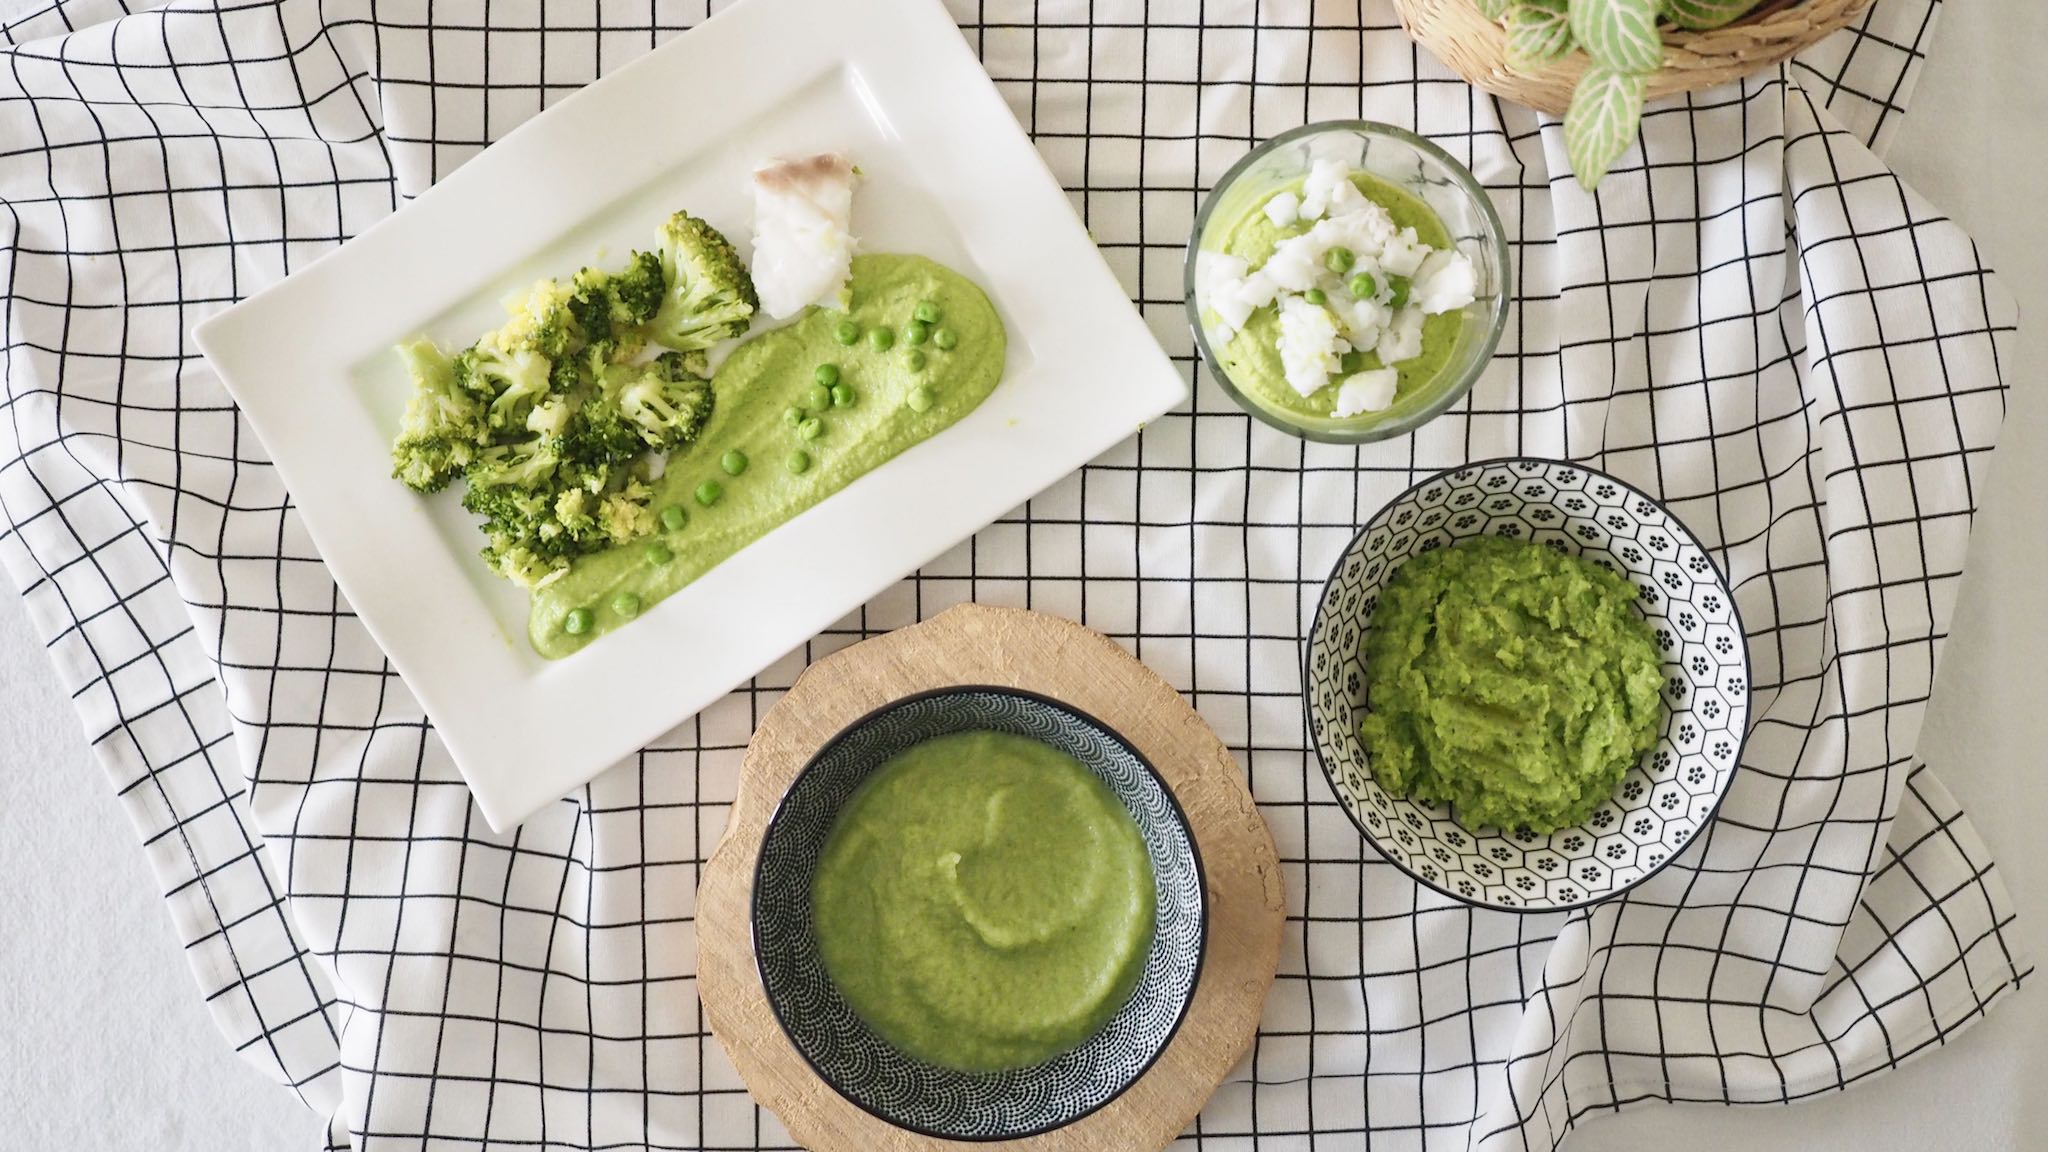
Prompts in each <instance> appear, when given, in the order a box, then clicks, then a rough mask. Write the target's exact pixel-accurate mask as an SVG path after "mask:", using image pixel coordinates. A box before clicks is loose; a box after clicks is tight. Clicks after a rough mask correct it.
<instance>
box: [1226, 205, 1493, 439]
mask: <svg viewBox="0 0 2048 1152" xmlns="http://www.w3.org/2000/svg"><path fill="white" fill-rule="evenodd" d="M1351 183H1352V184H1353V185H1355V186H1357V188H1358V190H1359V191H1360V192H1361V193H1363V194H1364V195H1365V197H1366V199H1368V200H1371V201H1372V202H1373V203H1375V204H1378V205H1379V206H1380V207H1382V208H1384V209H1386V210H1387V214H1388V215H1389V216H1391V217H1393V220H1394V225H1395V227H1397V228H1413V229H1415V236H1416V239H1418V240H1420V241H1422V242H1423V243H1424V244H1427V245H1429V246H1430V247H1431V248H1452V247H1453V244H1452V242H1451V234H1450V230H1449V229H1447V228H1445V227H1444V222H1443V221H1442V220H1440V219H1438V218H1437V214H1436V213H1435V212H1432V211H1430V208H1429V205H1427V204H1424V203H1423V202H1422V201H1421V200H1419V199H1417V198H1416V197H1414V196H1412V195H1410V194H1409V193H1408V192H1406V191H1404V190H1402V189H1401V188H1398V187H1396V186H1394V185H1393V184H1390V183H1388V182H1387V181H1385V180H1382V179H1380V178H1379V177H1377V176H1374V175H1372V174H1370V173H1367V172H1353V173H1352V174H1351ZM1305 184H1306V178H1303V179H1302V180H1296V181H1295V182H1294V183H1292V184H1288V185H1285V186H1283V187H1279V188H1275V189H1273V190H1272V192H1270V193H1268V194H1267V195H1264V196H1260V197H1258V198H1256V199H1254V200H1253V201H1252V202H1251V203H1250V204H1248V205H1247V206H1246V208H1245V211H1244V214H1243V215H1242V216H1239V217H1238V218H1237V219H1236V220H1235V221H1233V222H1231V224H1230V225H1229V226H1228V227H1227V228H1226V229H1225V230H1224V232H1223V234H1222V235H1223V240H1222V244H1221V250H1222V251H1223V252H1225V253H1228V254H1229V255H1232V256H1237V257H1240V258H1242V259H1243V260H1244V261H1245V262H1246V263H1248V264H1250V265H1251V266H1252V267H1254V268H1256V267H1259V266H1260V265H1262V264H1264V263H1265V262H1266V261H1267V259H1268V258H1270V257H1271V256H1272V255H1273V249H1274V248H1276V247H1278V246H1279V244H1280V242H1281V241H1282V240H1287V239H1290V238H1292V237H1295V236H1299V235H1301V234H1303V233H1305V232H1307V231H1308V230H1309V229H1310V228H1312V227H1314V226H1315V223H1316V222H1315V221H1313V220H1302V221H1297V222H1295V223H1293V224H1290V225H1288V226H1287V227H1285V228H1281V227H1277V226H1276V225H1274V223H1273V221H1272V220H1270V219H1268V218H1267V216H1266V214H1265V212H1264V211H1263V210H1262V208H1263V206H1264V205H1265V203H1266V201H1268V200H1270V199H1272V198H1273V197H1274V196H1277V195H1279V194H1280V193H1282V192H1293V193H1295V194H1296V195H1300V194H1301V191H1302V189H1303V187H1304V186H1305ZM1464 325H1465V310H1464V309H1462V308H1461V309H1458V310H1456V311H1453V312H1441V313H1438V314H1437V315H1435V316H1431V317H1429V318H1428V319H1427V320H1425V321H1423V324H1422V354H1421V355H1420V356H1417V357H1415V358H1414V359H1412V360H1403V361H1402V362H1401V363H1400V364H1398V365H1396V370H1397V371H1398V372H1399V373H1400V379H1399V382H1398V383H1397V384H1396V386H1395V391H1394V395H1395V397H1396V399H1395V405H1396V407H1400V406H1401V405H1402V403H1403V402H1404V401H1405V400H1406V399H1407V398H1408V397H1410V396H1413V395H1415V394H1416V393H1418V392H1420V391H1424V390H1426V389H1428V388H1429V387H1430V385H1432V384H1434V383H1435V382H1436V380H1437V377H1438V376H1439V375H1441V374H1442V372H1443V369H1444V366H1445V365H1447V364H1449V363H1450V362H1451V356H1452V354H1453V353H1455V352H1456V351H1457V348H1458V342H1459V339H1460V335H1461V333H1462V331H1463V329H1464ZM1216 354H1217V357H1218V359H1219V360H1221V362H1222V364H1223V369H1224V371H1225V372H1226V373H1228V374H1229V376H1230V379H1231V382H1232V383H1234V384H1236V385H1237V387H1238V389H1239V390H1240V391H1242V392H1244V393H1245V394H1246V395H1248V396H1250V397H1251V398H1252V399H1253V400H1255V401H1257V402H1258V403H1259V404H1260V405H1261V406H1263V407H1266V408H1270V409H1274V410H1276V411H1279V412H1284V413H1288V414H1290V415H1293V416H1297V417H1317V418H1322V419H1334V418H1335V414H1336V408H1337V383H1336V382H1334V381H1333V382H1332V383H1331V384H1330V385H1329V386H1328V387H1325V388H1323V389H1321V390H1320V391H1317V392H1315V393H1312V394H1311V395H1308V396H1303V395H1301V394H1300V393H1298V392H1296V391H1295V390H1294V389H1293V388H1292V387H1291V386H1290V385H1289V384H1288V383H1287V372H1286V369H1285V368H1284V367H1282V365H1281V362H1280V311H1279V309H1277V308H1271V307H1268V308H1261V309H1259V310H1258V311H1256V312H1254V313H1252V316H1251V319H1250V320H1248V321H1246V323H1245V326H1244V328H1243V329H1241V330H1240V331H1238V332H1237V333H1236V334H1235V335H1233V336H1232V337H1231V338H1230V341H1229V343H1227V344H1225V345H1224V346H1223V347H1221V348H1219V349H1217V350H1216ZM1384 367H1386V365H1385V364H1383V363H1381V362H1380V358H1379V357H1378V356H1377V355H1375V354H1374V353H1371V352H1368V353H1366V354H1365V356H1364V363H1363V364H1361V365H1360V366H1359V367H1358V369H1357V370H1358V371H1365V370H1367V369H1373V368H1384ZM1380 415H1381V414H1380V413H1368V414H1367V415H1365V416H1362V417H1358V418H1357V419H1359V420H1372V419H1377V418H1379V417H1380Z"/></svg>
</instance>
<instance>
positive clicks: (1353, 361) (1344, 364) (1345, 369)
mask: <svg viewBox="0 0 2048 1152" xmlns="http://www.w3.org/2000/svg"><path fill="white" fill-rule="evenodd" d="M1337 369H1338V371H1340V372H1342V373H1344V374H1345V375H1346V376H1349V375H1351V374H1352V373H1354V372H1363V371H1365V353H1363V352H1346V353H1345V354H1344V355H1343V357H1342V358H1340V359H1339V360H1338V361H1337Z"/></svg>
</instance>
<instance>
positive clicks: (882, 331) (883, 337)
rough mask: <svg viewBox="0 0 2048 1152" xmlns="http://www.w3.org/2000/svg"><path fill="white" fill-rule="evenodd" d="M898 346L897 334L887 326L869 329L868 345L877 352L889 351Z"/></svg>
mask: <svg viewBox="0 0 2048 1152" xmlns="http://www.w3.org/2000/svg"><path fill="white" fill-rule="evenodd" d="M895 346H896V334H895V333H894V332H891V331H889V330H888V329H887V328H870V329H868V347H870V348H873V349H874V350H875V351H877V352H887V351H888V350H889V349H891V348H894V347H895Z"/></svg>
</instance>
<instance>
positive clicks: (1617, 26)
mask: <svg viewBox="0 0 2048 1152" xmlns="http://www.w3.org/2000/svg"><path fill="white" fill-rule="evenodd" d="M1571 9H1572V36H1573V37H1574V38H1575V39H1577V40H1578V42H1579V47H1581V48H1584V49H1585V50H1586V55H1588V56H1591V57H1592V58H1593V63H1595V64H1598V65H1600V66H1601V67H1603V68H1607V69H1610V70H1612V71H1615V72H1655V71H1656V70H1657V69H1658V68H1660V67H1662V66H1663V64H1664V38H1663V37H1662V36H1661V35H1659V34H1658V32H1657V0H1571Z"/></svg>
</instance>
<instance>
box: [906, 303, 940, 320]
mask: <svg viewBox="0 0 2048 1152" xmlns="http://www.w3.org/2000/svg"><path fill="white" fill-rule="evenodd" d="M910 315H911V316H912V318H914V319H915V320H916V321H917V322H918V323H920V324H937V323H938V322H939V306H938V305H937V304H934V303H932V302H931V301H929V300H919V301H918V302H917V308H916V310H915V311H913V312H911V314H910Z"/></svg>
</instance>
